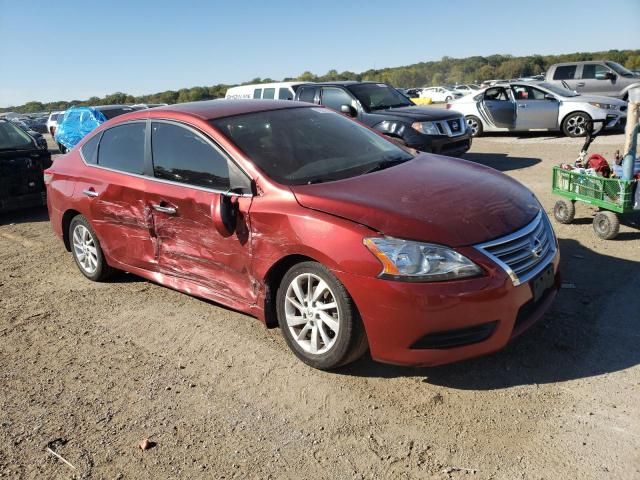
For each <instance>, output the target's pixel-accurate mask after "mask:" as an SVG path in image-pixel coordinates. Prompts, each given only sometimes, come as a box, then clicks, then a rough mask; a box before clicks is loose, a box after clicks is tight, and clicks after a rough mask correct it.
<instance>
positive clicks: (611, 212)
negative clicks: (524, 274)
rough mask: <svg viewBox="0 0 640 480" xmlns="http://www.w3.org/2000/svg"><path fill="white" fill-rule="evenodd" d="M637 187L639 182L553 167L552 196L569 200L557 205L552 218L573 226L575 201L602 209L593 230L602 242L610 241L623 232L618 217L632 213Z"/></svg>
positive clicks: (596, 217)
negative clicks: (620, 231)
mask: <svg viewBox="0 0 640 480" xmlns="http://www.w3.org/2000/svg"><path fill="white" fill-rule="evenodd" d="M636 183H637V181H636V180H621V179H619V178H604V177H597V176H593V175H586V174H584V173H579V172H576V171H572V170H564V169H562V168H560V167H553V193H555V194H556V195H561V196H563V197H565V198H566V199H567V200H564V199H563V200H558V201H557V202H556V204H555V206H554V207H553V216H554V217H555V218H556V220H557V221H558V222H560V223H571V222H572V221H573V218H574V217H575V214H576V207H575V202H576V201H580V202H584V203H588V204H590V205H593V206H596V207H600V211H599V212H598V213H597V214H596V216H595V218H594V219H593V229H594V230H595V232H596V234H597V235H598V236H599V237H600V238H602V239H604V240H610V239H612V238H615V237H616V236H617V235H618V231H619V230H620V220H619V218H618V215H619V214H625V213H629V212H631V211H632V210H633V194H634V188H635V186H636Z"/></svg>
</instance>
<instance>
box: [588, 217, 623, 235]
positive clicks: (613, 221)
mask: <svg viewBox="0 0 640 480" xmlns="http://www.w3.org/2000/svg"><path fill="white" fill-rule="evenodd" d="M593 230H594V231H595V232H596V235H598V237H600V238H601V239H603V240H611V239H612V238H616V237H617V236H618V232H619V231H620V220H619V219H618V216H617V215H616V214H615V213H613V212H609V211H604V212H598V213H596V216H595V217H594V219H593Z"/></svg>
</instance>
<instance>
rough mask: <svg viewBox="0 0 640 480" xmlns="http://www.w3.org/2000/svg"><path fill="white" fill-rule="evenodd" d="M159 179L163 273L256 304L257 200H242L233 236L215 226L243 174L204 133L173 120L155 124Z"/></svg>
mask: <svg viewBox="0 0 640 480" xmlns="http://www.w3.org/2000/svg"><path fill="white" fill-rule="evenodd" d="M151 145H152V160H153V174H154V180H150V181H149V182H148V183H149V185H148V187H147V202H148V204H149V207H150V208H151V212H152V215H153V229H154V233H155V237H156V241H157V248H158V250H157V255H158V261H159V271H160V272H161V273H164V274H167V275H169V276H172V277H175V278H178V279H184V280H188V281H190V282H192V283H195V284H198V285H199V286H200V287H201V288H202V291H200V294H202V295H204V296H214V297H215V296H218V297H222V299H223V300H224V301H225V303H227V304H229V303H234V302H240V303H245V304H246V303H253V301H254V300H255V293H256V292H255V290H254V288H253V287H254V285H253V284H252V282H251V274H250V265H251V239H250V237H249V232H250V229H249V224H248V223H249V221H248V212H249V207H250V205H251V198H244V197H238V207H239V214H238V222H237V228H236V231H235V232H234V233H233V234H232V235H230V236H226V237H225V236H223V235H221V234H220V233H219V232H218V231H217V230H216V228H215V226H214V222H213V212H214V209H215V206H216V204H217V203H218V202H219V201H220V196H221V195H222V194H223V192H226V191H227V190H229V188H230V187H233V186H234V185H232V184H231V183H232V181H231V180H230V177H231V178H237V176H238V175H243V174H242V173H240V172H239V169H238V167H237V166H235V164H233V162H232V161H231V160H229V159H228V158H227V157H226V155H225V154H224V153H223V152H222V151H221V150H220V149H219V148H218V147H217V146H215V145H214V144H213V143H212V142H211V141H210V140H209V139H208V138H207V137H205V136H204V135H203V134H202V133H201V132H199V131H197V130H195V129H192V128H190V127H187V126H184V125H181V124H176V123H172V122H161V121H154V122H152V123H151Z"/></svg>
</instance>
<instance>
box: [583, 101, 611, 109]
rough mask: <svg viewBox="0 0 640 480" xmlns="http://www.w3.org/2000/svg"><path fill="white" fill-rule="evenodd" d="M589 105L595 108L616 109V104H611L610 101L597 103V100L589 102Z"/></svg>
mask: <svg viewBox="0 0 640 480" xmlns="http://www.w3.org/2000/svg"><path fill="white" fill-rule="evenodd" d="M589 105H593V106H594V107H596V108H602V109H604V110H617V109H618V106H617V105H611V104H610V103H598V102H589Z"/></svg>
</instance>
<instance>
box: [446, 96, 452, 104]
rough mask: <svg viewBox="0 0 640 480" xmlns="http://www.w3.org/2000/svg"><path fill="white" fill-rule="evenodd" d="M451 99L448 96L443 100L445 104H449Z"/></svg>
mask: <svg viewBox="0 0 640 480" xmlns="http://www.w3.org/2000/svg"><path fill="white" fill-rule="evenodd" d="M452 99H453V97H451V96H448V97H447V98H445V99H444V101H445V102H447V103H449V102H450V101H451V100H452Z"/></svg>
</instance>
